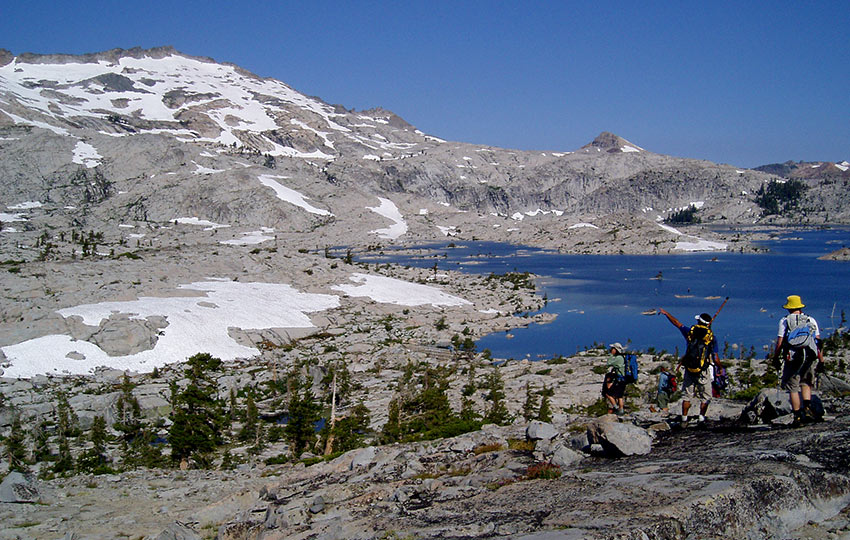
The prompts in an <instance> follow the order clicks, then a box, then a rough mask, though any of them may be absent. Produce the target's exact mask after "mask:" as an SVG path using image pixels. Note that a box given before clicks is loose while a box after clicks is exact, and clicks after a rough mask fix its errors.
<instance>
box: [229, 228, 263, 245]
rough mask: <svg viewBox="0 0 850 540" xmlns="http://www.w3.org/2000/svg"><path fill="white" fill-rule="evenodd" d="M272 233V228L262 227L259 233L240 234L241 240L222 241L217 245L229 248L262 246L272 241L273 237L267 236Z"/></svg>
mask: <svg viewBox="0 0 850 540" xmlns="http://www.w3.org/2000/svg"><path fill="white" fill-rule="evenodd" d="M273 232H274V229H272V228H269V227H262V228H261V229H260V230H259V231H250V232H245V233H242V238H234V239H233V240H223V241H221V242H219V244H225V245H229V246H251V245H254V244H262V243H263V242H267V241H269V240H274V236H269V234H270V233H273Z"/></svg>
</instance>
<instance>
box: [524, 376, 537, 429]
mask: <svg viewBox="0 0 850 540" xmlns="http://www.w3.org/2000/svg"><path fill="white" fill-rule="evenodd" d="M535 409H537V395H536V394H535V393H534V391H533V390H532V388H531V383H525V403H523V405H522V417H523V418H525V420H526V422H527V421H529V420H532V419H533V418H534V416H535Z"/></svg>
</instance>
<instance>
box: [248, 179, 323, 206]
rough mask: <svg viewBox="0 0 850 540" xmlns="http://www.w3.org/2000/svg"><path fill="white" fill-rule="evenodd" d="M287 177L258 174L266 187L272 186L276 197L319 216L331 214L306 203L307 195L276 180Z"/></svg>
mask: <svg viewBox="0 0 850 540" xmlns="http://www.w3.org/2000/svg"><path fill="white" fill-rule="evenodd" d="M285 178H287V177H286V176H274V175H271V174H261V175H260V176H259V180H260V183H261V184H263V185H264V186H266V187H269V188H272V189H273V190H274V192H275V194H276V195H277V198H278V199H280V200H282V201H285V202H288V203H290V204H294V205H295V206H297V207H299V208H303V209H304V210H306V211H308V212H310V213H311V214H318V215H320V216H332V215H333V214H332V213H331V212H328V211H327V210H323V209H321V208H316V207H315V206H313V205H312V204H310V203H308V202H307V201H308V200H309V197H305V196H304V195H302V194H300V193H298V192H297V191H295V190H294V189H291V188H288V187H286V186H284V185H282V184H281V183H280V182H278V179H280V180H283V179H285Z"/></svg>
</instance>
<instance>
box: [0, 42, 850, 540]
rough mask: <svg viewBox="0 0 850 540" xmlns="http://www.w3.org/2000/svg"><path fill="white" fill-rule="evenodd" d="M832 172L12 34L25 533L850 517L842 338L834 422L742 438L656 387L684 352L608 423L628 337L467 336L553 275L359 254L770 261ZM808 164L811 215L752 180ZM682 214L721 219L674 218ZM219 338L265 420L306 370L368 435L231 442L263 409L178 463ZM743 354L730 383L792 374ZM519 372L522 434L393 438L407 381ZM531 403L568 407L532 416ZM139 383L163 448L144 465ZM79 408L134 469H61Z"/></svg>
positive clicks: (10, 216)
mask: <svg viewBox="0 0 850 540" xmlns="http://www.w3.org/2000/svg"><path fill="white" fill-rule="evenodd" d="M588 138H590V137H588ZM822 165H823V167H818V168H819V169H820V170H822V171H827V170H828V171H832V168H835V169H836V170H837V171H839V173H836V174H833V172H834V171H832V172H830V174H821V175H811V174H809V175H803V174H802V173H800V174H796V175H794V174H792V173H793V170H792V169H794V168H792V167H783V168H770V169H767V170H764V171H759V170H744V169H740V168H736V167H733V166H730V165H719V164H714V163H708V162H705V161H698V160H692V159H683V158H675V157H671V156H664V155H660V154H655V153H653V152H651V151H649V150H646V149H643V148H640V147H639V146H638V145H637V144H635V143H632V142H629V141H626V140H624V139H622V138H621V137H618V136H616V135H614V134H610V133H603V134H600V135H599V136H598V137H596V138H595V139H594V140H593V141H592V142H590V143H589V144H587V145H586V146H584V147H582V148H579V149H571V150H552V149H547V150H545V151H539V152H522V151H514V150H509V149H501V148H493V147H485V146H480V145H473V144H467V143H461V142H448V141H444V140H442V139H439V138H438V137H435V136H432V135H428V134H425V133H422V132H421V131H419V130H417V129H416V128H415V127H414V126H411V125H409V124H408V123H407V122H405V121H404V120H403V119H401V118H399V117H398V116H396V115H395V114H394V113H392V112H389V111H385V110H381V109H375V110H370V111H352V110H348V109H346V108H345V107H343V106H339V105H329V104H327V103H324V102H322V101H321V100H319V99H318V98H312V97H308V96H304V95H303V94H300V93H298V92H297V91H295V90H294V89H292V88H290V87H288V86H287V85H286V84H284V83H282V82H280V81H276V80H272V79H262V78H260V77H257V76H256V75H253V74H251V73H248V72H246V71H245V70H243V69H241V68H239V67H238V66H232V65H227V64H219V63H216V62H214V61H213V60H211V59H207V58H193V57H188V56H185V55H182V54H180V53H178V52H177V51H174V50H173V49H170V48H158V49H151V50H141V49H132V50H120V49H116V50H113V51H107V52H103V53H96V54H91V55H85V56H67V55H35V54H20V55H13V54H12V53H10V52H8V51H2V50H0V193H2V197H1V198H0V204H2V209H0V274H2V275H3V279H2V281H0V377H5V378H0V397H2V400H0V434H2V435H3V436H4V437H5V439H4V440H3V441H0V442H2V443H3V444H4V448H5V447H6V446H5V445H8V443H9V441H12V440H14V436H15V435H16V434H20V433H24V434H25V436H26V437H25V438H26V445H27V456H26V457H27V459H26V461H28V462H29V465H28V468H30V469H31V470H32V471H33V473H34V474H36V475H38V476H39V477H40V478H39V479H37V480H27V479H20V478H18V477H17V476H16V474H17V473H14V472H13V473H12V474H9V475H8V476H6V480H7V481H8V482H7V483H6V484H5V485H4V486H3V487H2V488H0V500H2V501H3V502H0V522H1V523H2V525H0V538H67V539H71V538H78V539H82V538H117V537H121V538H146V537H149V538H162V539H163V540H166V539H170V538H175V539H176V538H183V539H190V538H197V537H200V538H216V537H217V538H221V539H230V538H233V539H237V538H239V539H242V538H266V539H269V538H428V537H457V538H464V537H465V538H469V537H487V536H507V537H511V536H512V537H527V538H540V539H543V538H615V537H619V538H646V537H649V538H688V537H691V538H695V537H699V538H704V537H712V536H714V537H721V538H768V537H771V538H784V537H787V538H802V537H807V538H808V537H811V538H839V537H842V536H846V535H847V534H848V526H847V518H848V516H847V514H846V510H845V508H846V506H847V502H848V497H850V495H848V494H850V487H848V485H849V484H848V479H847V477H846V459H847V458H846V450H845V449H846V442H847V420H846V411H847V405H846V403H845V402H844V401H843V400H842V398H841V397H840V396H841V395H842V393H846V390H847V389H846V388H845V387H844V386H841V385H842V384H844V383H843V382H841V381H842V377H846V360H847V359H846V351H845V352H843V353H835V355H834V356H833V357H831V358H830V361H831V362H832V363H833V375H836V376H837V377H838V378H837V379H836V381H838V382H836V383H835V384H836V385H837V387H836V388H834V389H833V391H832V393H831V394H830V397H829V399H828V401H827V405H828V407H827V409H828V416H829V418H830V420H829V421H828V422H824V423H822V424H817V425H812V426H807V427H804V428H801V429H794V430H791V429H782V428H781V427H778V426H781V425H782V423H783V422H784V421H787V415H785V414H781V415H780V414H776V415H774V416H776V417H777V418H771V419H770V420H772V421H775V422H776V423H777V425H775V426H774V425H770V426H768V425H767V424H764V425H762V428H759V429H753V428H745V427H742V426H740V425H738V424H737V419H738V418H739V417H740V415H741V411H742V409H743V408H744V406H745V405H746V403H747V400H746V399H743V398H742V399H738V400H719V401H718V402H717V403H716V404H714V405H712V409H711V411H710V415H709V417H710V420H711V425H710V427H709V429H707V430H704V431H695V430H690V429H689V430H683V431H674V430H670V425H669V424H668V423H667V422H664V420H665V419H666V416H665V415H662V414H660V413H654V412H652V411H651V410H650V403H649V401H650V399H651V394H652V389H653V387H654V384H655V377H654V375H653V371H654V370H656V369H657V368H658V366H660V365H661V364H662V363H670V361H671V359H670V358H669V357H665V356H664V355H663V354H660V353H659V354H658V355H654V354H645V355H642V357H641V367H642V376H641V381H640V384H639V385H637V386H636V387H635V389H634V394H633V395H631V396H630V400H629V403H630V407H629V409H630V410H629V415H628V416H627V417H626V418H625V421H623V422H617V421H615V419H614V418H603V419H602V420H600V419H599V415H600V410H599V408H600V404H599V402H598V397H599V396H598V392H599V384H600V379H601V372H600V371H599V368H600V367H601V366H602V365H603V364H604V359H603V356H602V355H603V353H602V351H597V350H591V351H588V352H586V353H582V354H578V355H576V356H574V357H570V358H555V359H548V360H546V361H543V362H534V363H529V362H527V361H524V362H515V361H510V362H507V363H504V364H498V367H496V366H494V365H493V364H492V362H491V360H492V359H490V358H488V357H487V355H486V354H484V353H483V352H482V351H475V350H474V347H472V348H471V349H470V348H469V347H468V343H469V342H473V343H474V340H476V339H478V338H480V337H481V336H483V335H486V334H489V333H492V332H496V331H506V330H510V329H512V328H517V327H521V326H525V325H529V324H535V323H541V322H546V320H547V317H548V315H545V314H537V315H528V314H529V313H535V312H537V311H538V310H539V309H540V308H541V307H542V306H543V304H544V303H545V299H543V298H541V297H540V296H539V295H538V294H536V293H535V290H534V285H533V278H534V276H528V275H523V274H516V273H515V274H506V275H503V276H489V277H485V276H473V275H468V274H460V273H456V272H447V271H443V270H442V269H441V268H439V264H438V262H439V261H435V265H434V268H433V269H427V270H426V269H415V268H408V267H401V266H393V265H388V264H369V263H367V262H356V260H355V258H352V257H351V253H352V251H353V252H354V253H355V254H357V255H359V257H357V258H356V259H359V260H361V261H368V256H367V255H368V252H370V251H380V250H382V249H383V248H385V247H387V246H408V247H410V246H421V245H423V244H428V243H432V242H437V241H439V242H446V241H471V240H496V241H506V242H513V243H518V244H525V245H533V246H541V247H547V248H552V249H557V250H561V251H564V252H569V253H591V254H616V253H638V254H644V253H653V254H668V253H681V252H688V251H716V250H736V251H752V250H754V249H756V248H755V247H754V246H753V244H752V243H751V240H753V239H754V238H758V236H757V235H758V234H761V233H760V232H759V229H758V228H756V229H753V228H752V227H753V225H756V226H758V227H760V226H762V225H765V226H770V227H774V226H777V225H784V224H788V223H809V224H823V223H847V222H848V219H850V216H848V208H850V201H848V200H847V193H848V190H847V182H848V178H847V175H846V174H844V173H846V169H842V167H844V164H842V163H837V164H831V166H832V168H830V167H828V166H827V164H822ZM818 168H815V167H809V169H812V170H815V169H818ZM796 169H797V170H804V169H805V167H803V166H799V167H796ZM789 171H790V172H789ZM789 179H793V180H798V181H800V182H803V183H804V184H805V186H807V188H806V189H803V190H802V195H801V198H800V199H799V200H797V199H795V200H794V201H793V202H794V206H793V209H794V211H793V212H783V213H780V214H769V213H767V211H766V210H765V208H763V203H764V201H761V205H760V201H759V200H757V196H756V194H757V193H759V191H760V190H762V191H763V190H764V189H765V186H777V185H781V184H782V182H785V181H786V180H789ZM682 211H687V212H690V213H691V217H693V216H694V215H695V216H697V218H698V219H689V220H685V221H683V222H682V223H665V222H664V219H665V218H673V217H675V216H676V215H677V214H680V213H681V212H682ZM687 212H686V213H687ZM674 221H675V220H674ZM697 222H701V223H697ZM714 225H721V226H722V227H713V226H714ZM739 226H740V227H743V226H746V227H747V228H746V230H744V229H743V228H739ZM754 230H755V231H756V232H753V231H754ZM845 251H846V250H845ZM835 256H836V257H845V258H846V254H842V253H840V252H836V255H835ZM204 351H207V352H209V353H211V354H212V355H213V356H215V357H216V358H221V359H222V360H223V363H222V367H221V368H220V369H218V370H216V371H215V373H213V374H211V375H210V376H211V377H212V378H213V381H214V388H215V398H216V399H217V400H218V401H219V402H221V403H225V402H227V403H229V405H232V409H233V410H235V409H238V410H239V411H243V410H244V411H247V409H248V408H249V401H252V402H253V400H254V399H256V403H254V406H255V407H256V409H257V414H258V416H259V418H260V419H261V420H262V425H263V426H265V429H267V430H272V428H275V427H279V426H280V425H281V422H283V420H284V419H285V417H286V416H287V415H288V414H289V412H290V411H289V403H287V400H289V399H291V397H292V395H293V393H294V392H293V391H292V388H291V386H290V385H291V384H292V381H293V380H297V381H298V382H299V384H303V385H304V386H305V388H309V389H310V391H311V392H312V395H313V396H314V397H315V398H316V401H317V402H319V403H320V404H321V407H322V414H323V415H324V416H323V417H324V418H330V416H331V410H330V403H332V402H333V403H335V404H336V405H337V407H338V410H337V411H336V415H337V417H340V418H341V417H343V416H345V415H348V414H353V411H354V410H356V408H357V406H358V405H359V404H362V405H364V406H365V408H366V410H367V411H368V422H367V424H366V426H365V427H363V428H362V429H361V430H360V432H358V435H360V436H362V440H361V441H360V443H361V444H360V446H361V447H360V448H356V449H354V450H350V451H348V452H345V453H342V454H341V455H340V454H339V453H332V454H331V455H330V457H328V458H327V459H325V458H324V456H323V455H324V454H325V452H324V451H323V449H322V448H319V447H316V446H312V447H310V448H308V449H306V450H305V451H303V452H294V451H293V449H292V448H291V447H290V444H289V443H288V442H287V441H286V440H284V439H282V438H280V437H276V438H275V437H268V438H267V439H263V440H262V441H260V440H259V439H261V437H260V436H259V435H257V437H256V439H257V440H255V441H254V443H257V444H252V442H251V441H250V440H240V439H239V438H238V437H236V435H235V433H236V432H237V431H238V430H240V429H242V428H244V424H245V423H247V421H246V420H245V418H246V417H247V414H248V413H247V412H245V413H244V415H245V416H242V417H241V418H240V419H237V420H235V421H234V424H233V425H232V426H231V427H230V428H229V430H230V431H231V432H230V433H228V434H227V437H225V438H224V439H225V441H224V442H223V443H222V444H221V446H220V447H219V448H217V449H216V451H215V452H213V453H212V457H209V456H200V455H198V456H193V458H192V459H187V460H184V461H183V463H182V465H183V468H178V465H179V464H178V463H176V462H173V461H170V460H168V456H169V452H170V449H169V448H168V446H169V445H167V444H166V445H163V444H162V443H163V442H164V441H165V439H167V438H168V437H169V434H170V432H169V429H170V428H171V427H172V426H173V424H174V421H175V413H176V409H177V407H176V406H175V393H179V392H180V391H182V390H185V389H186V388H187V387H189V386H190V382H191V381H189V380H188V379H187V373H186V371H185V366H184V362H185V361H186V360H187V358H188V357H190V356H191V355H194V354H196V353H199V352H204ZM726 361H727V363H728V364H729V370H730V374H732V377H733V378H734V379H733V380H734V381H736V382H735V383H734V385H733V388H732V389H730V392H732V391H735V392H737V391H746V390H747V389H748V387H751V386H753V385H755V384H756V383H755V379H759V378H760V377H765V376H766V371H765V366H763V365H762V364H761V363H760V362H756V361H754V360H753V359H752V358H743V357H742V358H737V359H731V358H730V359H726ZM496 374H498V377H500V378H501V380H502V382H503V384H504V390H503V393H504V395H505V399H504V405H505V407H506V414H507V417H505V421H504V422H499V424H504V425H496V424H492V423H491V424H485V425H483V426H482V427H481V428H480V429H475V430H473V431H471V432H469V433H465V434H461V435H456V436H453V437H448V438H438V439H436V440H433V441H407V442H395V443H393V444H385V445H381V444H380V443H381V434H382V430H383V428H384V426H386V425H387V423H388V421H389V419H390V417H391V412H392V411H391V409H392V404H393V402H394V400H397V399H399V398H400V397H403V398H405V399H413V398H414V397H415V396H416V395H419V394H417V393H418V392H422V391H424V390H426V389H427V388H428V387H429V384H431V382H430V381H431V377H432V376H436V375H439V376H440V377H444V381H445V385H446V387H445V396H446V403H447V404H448V407H450V408H451V410H452V411H454V412H457V411H462V410H466V411H467V412H470V411H471V413H473V414H474V415H477V416H478V417H481V416H483V415H484V414H485V413H486V412H487V410H488V409H489V408H491V407H492V406H493V403H494V400H495V398H494V397H493V396H494V392H493V389H492V388H489V389H488V384H493V379H494V377H496ZM334 375H338V376H339V377H340V378H341V379H342V380H343V381H344V384H342V387H344V388H345V389H344V390H342V389H341V390H340V391H339V395H337V397H336V399H334V398H333V397H332V396H333V394H334V390H333V383H332V379H333V378H334V377H333V376H334ZM763 382H764V381H762V380H761V379H759V384H762V383H763ZM441 384H442V383H441ZM127 392H129V394H127ZM528 395H531V396H532V397H533V398H534V399H535V400H537V406H539V407H541V408H542V400H543V398H544V397H545V398H546V399H548V406H549V407H550V409H551V419H548V421H546V422H536V423H534V422H530V421H529V420H526V419H525V418H524V417H523V413H525V412H527V411H524V410H523V409H524V407H525V405H526V402H527V401H528ZM231 396H232V397H231ZM129 397H132V398H133V399H134V400H135V401H137V403H138V405H139V414H140V415H141V419H140V420H139V422H140V423H141V424H143V425H144V426H145V427H146V429H147V430H148V432H147V433H148V434H149V435H150V436H152V437H153V439H152V440H151V441H150V443H149V444H146V445H145V448H146V449H151V448H154V449H155V448H159V447H160V446H162V447H163V450H164V453H165V463H164V464H163V465H164V467H163V468H158V467H151V468H147V467H144V466H135V465H133V466H131V465H130V464H129V463H130V461H128V460H126V455H127V454H126V452H127V437H126V432H125V431H122V429H124V428H126V426H125V425H124V422H125V421H126V415H127V414H128V413H127V409H126V403H127V401H126V400H127V399H128V398H129ZM749 397H752V396H749ZM249 398H250V400H249ZM65 402H67V404H68V408H69V409H70V410H71V411H73V416H74V417H75V418H76V419H77V420H76V421H77V422H78V428H79V430H78V431H79V432H78V433H75V434H74V435H73V436H71V447H70V449H69V452H70V453H71V455H73V457H74V458H75V459H76V460H79V459H80V458H82V457H84V456H85V455H87V454H86V453H87V452H88V451H90V450H91V449H92V446H93V444H94V443H93V442H92V441H91V440H90V437H91V432H92V431H94V428H95V425H96V424H97V423H98V422H99V419H103V420H104V422H105V424H106V435H107V441H108V442H107V443H106V447H105V449H104V450H103V457H104V458H105V459H107V463H108V465H109V467H108V469H109V470H105V469H104V470H100V471H99V472H100V473H102V474H94V473H93V472H91V471H89V472H80V471H68V470H66V471H59V472H57V470H56V469H57V467H56V462H57V461H58V457H59V455H60V454H61V453H62V452H63V449H62V445H63V444H64V443H63V440H62V437H61V436H60V433H59V431H60V428H59V424H60V423H61V422H60V418H59V417H60V416H61V415H62V414H67V413H68V409H63V407H64V405H63V403H65ZM465 407H466V409H464V408H465ZM60 410H65V412H64V413H61V414H60ZM602 412H604V411H602ZM785 412H787V411H785ZM240 414H243V413H240ZM508 417H509V418H510V419H507V418H508ZM783 419H784V420H783ZM765 421H768V420H765ZM16 422H20V426H21V427H20V428H18V427H17V426H18V424H16ZM37 426H38V427H39V429H38V430H36V429H35V428H36V427H37ZM765 426H768V427H767V428H765ZM42 428H43V429H42ZM71 431H73V430H71ZM39 433H41V434H44V436H45V437H46V438H44V439H43V440H42V443H43V445H44V447H43V448H42V450H44V451H45V452H46V457H45V458H44V459H35V456H34V454H35V453H37V448H36V446H38V444H37V440H38V434H39ZM257 433H259V432H257ZM260 442H262V444H259V443H260ZM39 444H40V443H39ZM742 449H746V451H742ZM10 454H11V452H6V453H4V454H3V456H2V457H0V474H5V472H6V471H7V470H9V469H11V468H13V465H14V464H13V463H12V462H13V460H14V459H17V458H14V457H11V456H10ZM226 456H228V457H226ZM203 460H208V461H209V462H207V463H204V462H202V461H203ZM13 485H14V486H19V487H17V488H16V487H13ZM20 486H24V487H23V488H21V487H20ZM27 487H28V488H31V489H29V490H28V489H27ZM777 493H778V494H779V495H777ZM622 508H628V510H626V511H623V510H622Z"/></svg>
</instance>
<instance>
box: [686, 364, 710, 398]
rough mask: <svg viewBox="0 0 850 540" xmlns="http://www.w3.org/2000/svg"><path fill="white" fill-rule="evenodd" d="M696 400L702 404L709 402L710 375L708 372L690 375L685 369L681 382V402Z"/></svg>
mask: <svg viewBox="0 0 850 540" xmlns="http://www.w3.org/2000/svg"><path fill="white" fill-rule="evenodd" d="M694 398H696V399H698V400H699V401H700V402H702V403H708V402H709V401H711V375H709V372H708V370H707V369H706V370H705V371H700V372H699V373H691V372H690V371H688V370H687V369H685V378H684V381H683V382H682V400H683V401H693V399H694Z"/></svg>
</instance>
